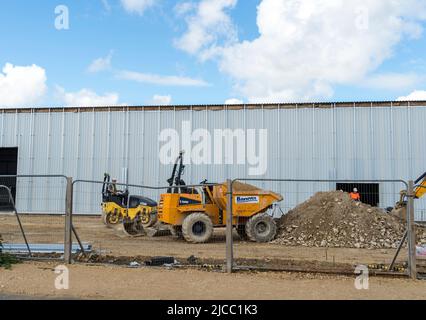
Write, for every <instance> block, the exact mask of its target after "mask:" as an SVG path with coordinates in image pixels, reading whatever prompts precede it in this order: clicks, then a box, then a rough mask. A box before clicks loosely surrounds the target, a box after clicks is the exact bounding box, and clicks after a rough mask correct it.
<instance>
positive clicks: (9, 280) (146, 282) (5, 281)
mask: <svg viewBox="0 0 426 320" xmlns="http://www.w3.org/2000/svg"><path fill="white" fill-rule="evenodd" d="M56 265H57V263H53V262H50V263H47V262H43V263H41V262H26V263H23V264H18V265H14V266H13V268H12V270H0V297H1V296H4V297H5V298H7V297H8V296H10V297H12V298H13V297H16V295H18V296H20V295H24V296H26V297H28V296H30V297H31V296H33V297H37V298H55V299H60V298H71V299H153V300H160V299H171V300H183V299H191V300H203V299H208V300H210V299H214V300H219V299H220V300H222V299H225V300H229V299H238V300H240V299H241V300H244V299H260V300H262V299H280V300H281V299H426V282H424V281H412V280H406V279H389V278H381V277H372V278H371V279H370V281H369V289H368V290H357V289H356V288H355V286H354V282H355V277H347V276H328V275H318V274H315V275H314V274H296V273H274V272H267V273H236V274H231V275H228V274H223V273H217V272H207V271H199V270H188V269H186V270H167V269H164V268H146V267H144V268H139V269H131V268H125V267H120V266H87V265H81V264H78V265H71V266H70V267H69V271H70V287H69V290H56V289H55V286H54V282H55V278H56V277H57V274H55V273H54V271H53V270H54V268H55V266H56Z"/></svg>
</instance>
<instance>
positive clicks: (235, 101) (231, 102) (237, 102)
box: [225, 98, 244, 104]
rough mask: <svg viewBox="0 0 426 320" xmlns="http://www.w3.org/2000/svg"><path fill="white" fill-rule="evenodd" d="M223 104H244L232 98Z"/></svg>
mask: <svg viewBox="0 0 426 320" xmlns="http://www.w3.org/2000/svg"><path fill="white" fill-rule="evenodd" d="M225 104H244V102H243V100H240V99H235V98H232V99H228V100H226V101H225Z"/></svg>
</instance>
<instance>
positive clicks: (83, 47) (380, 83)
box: [0, 0, 426, 106]
mask: <svg viewBox="0 0 426 320" xmlns="http://www.w3.org/2000/svg"><path fill="white" fill-rule="evenodd" d="M126 2H127V4H126ZM331 2H336V1H334V0H333V1H331ZM360 2H363V1H346V2H345V3H346V4H345V5H344V6H343V7H339V6H336V5H330V6H325V7H326V8H325V9H324V8H321V10H319V9H318V8H316V7H315V6H316V5H315V2H312V1H306V3H310V5H309V6H305V7H297V8H296V7H294V8H293V7H288V6H285V5H288V4H289V3H291V4H298V1H297V0H263V1H261V0H257V1H256V0H244V1H242V0H239V1H237V0H194V1H181V2H179V1H178V2H176V1H169V0H90V1H87V0H73V1H66V0H63V1H61V2H58V1H54V0H43V1H28V0H13V1H12V0H5V1H2V2H1V4H0V8H1V9H0V27H1V30H2V37H1V38H2V42H1V47H0V68H1V69H3V67H4V66H5V65H6V64H7V63H9V64H12V65H13V66H14V67H17V66H20V67H25V68H23V69H21V70H20V71H22V73H20V74H19V76H18V75H17V76H16V77H12V74H13V71H11V70H13V69H11V68H9V71H8V73H6V72H5V71H3V74H1V73H0V104H1V105H5V106H26V105H30V104H31V105H40V106H41V105H50V106H52V105H63V104H76V103H78V104H81V103H85V102H87V103H86V104H95V105H96V104H100V103H102V104H131V105H143V104H155V103H165V104H170V103H172V104H222V103H224V102H225V101H226V100H228V99H231V98H234V99H237V100H240V101H243V102H262V101H264V102H289V101H292V102H299V101H308V100H309V101H343V100H346V101H358V100H393V99H396V98H398V97H401V96H407V95H409V94H410V93H413V92H415V91H417V94H416V95H415V97H420V98H424V99H426V95H423V93H424V90H426V79H425V77H424V74H425V72H424V71H425V70H426V55H425V53H426V41H425V36H424V32H423V31H422V29H423V28H424V27H425V26H426V23H425V21H426V8H425V6H424V4H422V3H423V2H424V1H421V0H410V1H406V3H407V6H408V5H409V6H412V7H413V6H414V8H415V10H414V9H413V10H410V9H407V7H405V6H404V5H401V6H400V7H395V8H391V7H389V6H388V4H386V1H382V0H377V4H376V5H378V6H380V5H383V6H384V10H381V11H380V10H378V9H377V8H374V7H368V6H369V4H367V3H368V2H366V4H365V6H366V8H367V12H368V19H369V20H370V21H369V26H368V28H366V30H364V32H365V33H364V34H361V35H360V34H358V33H357V31H356V30H355V29H354V28H352V25H353V24H354V23H352V22H350V23H348V22H347V19H346V20H339V19H340V17H339V16H340V12H341V16H342V17H344V16H345V14H347V15H349V16H351V17H352V13H353V12H355V13H354V15H355V16H354V19H356V18H357V15H356V14H358V13H357V12H358V11H357V8H356V7H355V6H356V5H358V4H359V3H360ZM397 2H398V1H397ZM351 3H353V6H354V8H353V10H351V8H350V6H351ZM401 3H405V2H404V1H401ZM58 5H65V6H66V7H67V8H68V10H69V29H68V30H57V29H56V28H55V19H57V17H58V14H55V8H56V7H57V6H58ZM184 5H185V6H184ZM259 5H260V6H259ZM203 6H204V7H203ZM258 6H259V7H258ZM323 7H324V6H323ZM348 7H349V8H350V10H348ZM141 8H143V9H141ZM183 8H186V9H185V10H184V9H183ZM292 8H293V9H292ZM180 9H181V10H180ZM379 9H381V8H379ZM179 10H180V11H179ZM258 10H259V11H258ZM386 10H388V13H386ZM423 10H424V11H423ZM380 12H381V13H380ZM383 12H385V13H383ZM276 13H279V14H276ZM328 14H330V15H331V16H333V17H339V18H336V21H335V23H336V25H335V29H333V28H329V27H328V26H325V24H326V23H327V22H326V16H327V15H328ZM275 15H277V17H275ZM293 17H297V18H294V19H293ZM299 17H300V18H299ZM307 17H308V18H307ZM278 18H279V19H278ZM358 18H359V17H358ZM394 18H398V19H400V20H401V21H400V23H398V24H397V25H395V23H390V22H389V21H390V20H391V19H394ZM257 19H258V22H259V23H260V25H261V26H262V28H263V30H260V29H259V26H258V25H257V21H256V20H257ZM275 19H278V20H275ZM361 19H363V16H361ZM283 21H284V22H283ZM361 21H362V20H361ZM347 23H348V25H346V24H347ZM388 23H390V24H388ZM342 24H345V26H342ZM275 26H276V28H275ZM341 26H342V28H341ZM382 28H383V29H385V30H386V29H389V30H388V31H389V32H383V29H382ZM293 29H294V31H291V30H293ZM340 29H342V30H340ZM354 30H355V31H354ZM290 31H291V32H290ZM358 31H359V30H358ZM334 32H335V33H336V34H334ZM198 35H201V36H200V37H201V38H197V36H198ZM298 37H301V38H300V39H299V38H298ZM363 37H364V38H363ZM197 39H198V40H197ZM200 39H202V40H200ZM304 39H306V41H305V40H304ZM346 40H347V41H346ZM200 41H201V42H202V43H201V44H200ZM377 43H380V45H377ZM345 46H348V47H349V48H350V47H351V46H353V48H355V51H357V50H359V53H358V52H357V54H356V55H355V54H351V53H350V52H349V51H354V50H352V49H351V50H343V49H342V48H344V47H345ZM364 47H365V48H364ZM336 48H337V49H336ZM312 53H316V54H317V56H315V55H312ZM345 55H347V57H346V56H345ZM317 57H318V58H317ZM96 59H98V60H99V61H98V62H99V63H100V67H99V68H97V69H96V70H95V71H94V70H93V65H92V64H93V62H94V61H95V60H96ZM373 60H377V61H374V62H372V61H373ZM91 65H92V72H91V71H90V70H91V69H90V66H91ZM31 66H36V67H38V68H39V69H37V70H39V71H40V70H42V71H43V72H44V76H45V78H43V77H40V73H38V75H39V76H36V75H34V78H35V80H34V85H32V83H31V82H30V80H28V86H30V87H31V88H30V89H28V86H27V87H26V88H24V87H25V86H24V85H23V84H22V81H19V79H20V78H19V77H21V76H25V73H28V77H27V78H26V79H32V76H33V74H34V71H35V70H34V68H30V67H31ZM129 74H131V75H132V76H130V75H129ZM7 76H9V78H10V79H7ZM2 77H3V79H2ZM12 78H13V79H15V80H13V79H12ZM135 78H137V79H139V81H136V80H135ZM16 79H17V80H16ZM2 81H3V82H4V83H6V85H5V84H4V83H3V90H2ZM186 82H187V84H186V85H182V83H186ZM5 88H6V89H5ZM36 88H38V89H36ZM28 90H29V91H28ZM37 90H38V91H37ZM11 91H13V92H15V91H16V96H17V97H18V98H16V99H12V98H10V96H9V97H5V96H6V95H9V93H10V92H11Z"/></svg>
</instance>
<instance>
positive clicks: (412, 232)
mask: <svg viewBox="0 0 426 320" xmlns="http://www.w3.org/2000/svg"><path fill="white" fill-rule="evenodd" d="M407 197H408V203H407V231H408V270H409V276H410V278H411V279H417V261H416V226H415V224H414V181H412V180H410V181H408V193H407Z"/></svg>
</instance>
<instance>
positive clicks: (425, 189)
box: [414, 172, 426, 199]
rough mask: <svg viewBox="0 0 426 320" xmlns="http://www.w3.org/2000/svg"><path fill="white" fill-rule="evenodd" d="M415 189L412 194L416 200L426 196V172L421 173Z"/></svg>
mask: <svg viewBox="0 0 426 320" xmlns="http://www.w3.org/2000/svg"><path fill="white" fill-rule="evenodd" d="M415 183H416V188H415V189H414V194H415V196H416V199H420V198H421V197H423V196H424V195H425V194H426V172H425V173H423V175H421V176H420V177H419V178H418V179H417V180H416V181H415Z"/></svg>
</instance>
